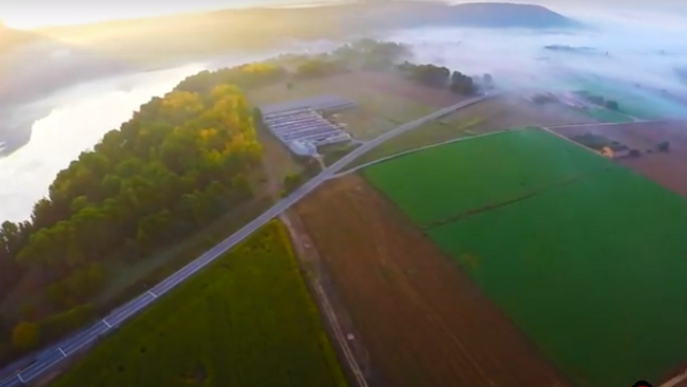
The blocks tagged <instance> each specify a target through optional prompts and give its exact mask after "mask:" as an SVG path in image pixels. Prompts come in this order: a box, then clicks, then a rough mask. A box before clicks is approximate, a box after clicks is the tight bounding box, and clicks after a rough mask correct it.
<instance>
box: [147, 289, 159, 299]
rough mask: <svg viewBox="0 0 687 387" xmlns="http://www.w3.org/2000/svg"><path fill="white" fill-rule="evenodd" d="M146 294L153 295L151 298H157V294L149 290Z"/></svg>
mask: <svg viewBox="0 0 687 387" xmlns="http://www.w3.org/2000/svg"><path fill="white" fill-rule="evenodd" d="M148 294H150V295H151V296H153V298H157V294H155V293H153V292H151V291H150V290H148Z"/></svg>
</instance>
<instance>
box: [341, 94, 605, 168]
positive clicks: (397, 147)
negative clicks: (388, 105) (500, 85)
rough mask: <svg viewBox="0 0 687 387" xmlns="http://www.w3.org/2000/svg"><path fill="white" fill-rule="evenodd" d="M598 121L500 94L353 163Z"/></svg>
mask: <svg viewBox="0 0 687 387" xmlns="http://www.w3.org/2000/svg"><path fill="white" fill-rule="evenodd" d="M592 122H597V121H595V120H594V119H592V118H590V117H589V116H588V115H586V114H582V113H578V112H575V111H574V110H572V109H570V108H567V107H565V106H562V105H549V106H539V105H535V104H534V103H531V102H529V101H527V100H525V99H524V98H520V97H517V96H500V97H496V98H494V99H490V100H486V101H483V102H480V103H477V104H474V105H471V106H468V107H466V108H464V109H460V110H458V111H456V112H455V113H453V114H450V115H448V116H446V117H444V118H442V119H440V120H436V121H432V122H428V123H426V124H425V125H422V126H420V127H418V128H416V129H413V130H411V131H408V132H406V133H403V134H401V135H399V136H397V137H394V138H392V139H390V140H389V141H386V142H385V143H383V144H381V145H380V146H378V147H376V148H375V149H373V150H372V151H370V152H368V153H366V154H364V155H362V156H361V157H360V158H358V159H357V160H356V161H355V162H354V165H362V164H364V163H366V162H370V161H374V160H378V159H380V158H383V157H387V156H391V155H393V154H396V153H400V152H404V151H408V150H411V149H416V148H419V147H423V146H428V145H432V144H438V143H442V142H447V141H451V140H454V139H459V138H468V137H473V136H478V135H483V134H487V133H493V132H498V131H502V130H505V129H513V128H522V127H525V126H556V125H566V124H580V123H592Z"/></svg>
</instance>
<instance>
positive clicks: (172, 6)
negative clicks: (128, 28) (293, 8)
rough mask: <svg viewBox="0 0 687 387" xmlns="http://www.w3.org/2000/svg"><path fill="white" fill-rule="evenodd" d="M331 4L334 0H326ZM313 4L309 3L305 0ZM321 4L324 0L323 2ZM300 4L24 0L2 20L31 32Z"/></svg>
mask: <svg viewBox="0 0 687 387" xmlns="http://www.w3.org/2000/svg"><path fill="white" fill-rule="evenodd" d="M324 1H331V0H324ZM303 2H310V1H303ZM320 2H321V1H320ZM291 3H299V1H294V0H197V1H192V2H181V1H177V2H173V1H167V2H157V1H156V2H152V1H142V2H137V3H135V4H131V3H129V2H109V3H95V2H93V3H87V2H79V1H77V0H69V1H68V2H67V1H65V2H47V1H46V0H24V1H21V2H20V1H16V2H14V1H13V2H10V1H7V2H3V4H0V20H2V22H3V23H4V24H5V25H7V26H10V27H13V28H18V29H31V28H37V27H43V26H50V25H72V24H87V23H95V22H102V21H108V20H117V19H133V18H141V17H148V16H160V15H169V14H176V13H183V12H197V11H212V10H217V9H222V8H240V7H250V6H259V5H282V4H291Z"/></svg>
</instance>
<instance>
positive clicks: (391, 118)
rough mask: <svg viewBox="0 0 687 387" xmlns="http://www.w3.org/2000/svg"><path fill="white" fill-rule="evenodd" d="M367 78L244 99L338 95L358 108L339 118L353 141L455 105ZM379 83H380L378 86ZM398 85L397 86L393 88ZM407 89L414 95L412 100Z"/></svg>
mask: <svg viewBox="0 0 687 387" xmlns="http://www.w3.org/2000/svg"><path fill="white" fill-rule="evenodd" d="M369 78H370V75H369V74H358V73H350V74H343V75H338V76H331V77H326V78H320V79H312V80H304V81H297V82H294V83H293V87H292V88H291V89H289V88H288V87H286V84H285V83H284V84H277V85H273V86H270V87H266V88H262V89H259V90H255V91H251V92H249V93H248V97H249V99H250V100H251V102H252V103H254V104H256V105H263V104H271V103H279V102H285V101H290V100H297V99H301V98H309V97H316V96H318V95H324V94H329V95H332V94H333V95H339V96H341V97H344V98H347V99H350V100H352V101H354V102H356V103H357V104H358V107H357V108H355V109H352V110H350V111H348V112H345V113H342V114H340V118H339V119H338V120H339V121H340V122H343V123H346V124H347V125H348V126H347V128H346V130H347V131H349V132H350V133H351V135H353V136H354V137H355V138H358V139H362V140H366V139H370V138H374V137H376V136H378V135H379V134H381V133H384V132H386V131H388V130H390V129H392V128H394V127H396V126H398V125H400V124H402V123H405V122H409V121H413V120H415V119H417V118H419V117H422V116H426V115H428V114H430V113H432V112H434V111H435V110H437V109H439V108H441V107H443V106H448V105H451V104H452V103H456V102H457V99H451V98H450V96H445V97H446V98H445V99H442V98H434V96H433V98H431V99H426V98H425V97H424V96H425V94H427V93H430V94H433V93H436V91H435V90H432V89H429V88H425V87H422V86H420V85H415V84H412V83H410V81H406V80H404V79H402V78H400V77H394V76H391V75H384V76H381V75H380V76H378V77H375V82H369ZM382 81H383V82H382ZM396 84H398V85H396ZM398 86H400V87H402V88H403V89H404V91H406V92H405V93H404V94H403V95H400V94H395V93H393V89H394V87H398ZM407 89H410V90H411V91H415V94H416V98H413V94H412V93H408V92H407Z"/></svg>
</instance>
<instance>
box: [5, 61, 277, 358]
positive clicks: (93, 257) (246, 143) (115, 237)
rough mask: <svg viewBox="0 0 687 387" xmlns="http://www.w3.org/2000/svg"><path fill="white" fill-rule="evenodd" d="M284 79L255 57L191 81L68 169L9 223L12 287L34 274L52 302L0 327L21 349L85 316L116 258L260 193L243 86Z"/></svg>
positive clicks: (157, 244)
mask: <svg viewBox="0 0 687 387" xmlns="http://www.w3.org/2000/svg"><path fill="white" fill-rule="evenodd" d="M285 75H286V70H284V69H283V68H281V67H278V66H274V65H267V64H252V65H243V66H238V67H235V68H230V69H222V70H218V71H212V72H210V71H204V72H201V73H199V74H196V75H194V76H190V77H188V78H186V79H185V80H183V81H182V82H181V83H180V84H179V85H178V86H177V87H176V88H175V89H174V90H173V91H171V92H169V93H168V94H166V95H165V96H163V97H155V98H153V99H151V100H150V101H149V102H147V103H146V104H144V105H142V106H141V107H140V109H139V110H138V111H137V112H136V113H134V115H133V117H132V118H131V119H130V120H129V121H128V122H125V123H123V124H122V125H121V127H120V128H119V129H118V130H112V131H110V132H108V133H107V134H105V135H104V137H103V138H102V140H101V141H100V142H99V143H98V144H96V145H95V146H94V148H93V150H92V151H86V152H82V153H81V154H80V155H79V157H78V159H77V160H75V161H73V162H72V163H71V164H70V165H69V167H67V168H66V169H64V170H62V171H61V172H59V173H58V175H57V176H56V178H55V179H54V181H53V182H52V184H51V185H50V187H49V194H48V196H47V197H45V198H43V199H41V200H39V201H38V202H37V203H36V204H35V205H34V207H33V211H32V214H31V217H30V219H29V220H27V221H24V222H18V223H13V222H4V223H3V224H2V225H1V227H0V280H2V285H3V290H4V292H3V293H5V294H6V293H8V292H9V290H10V289H12V288H13V287H14V286H16V284H17V282H18V280H19V279H20V278H22V277H23V276H25V275H26V274H27V273H28V272H31V273H32V274H33V275H35V276H36V277H37V278H38V279H39V285H38V286H40V289H41V292H42V293H43V296H44V298H45V299H47V300H48V303H47V304H48V305H47V308H42V311H41V313H38V312H35V311H34V312H31V311H28V312H26V313H24V314H25V316H24V317H23V321H19V322H12V321H5V322H4V324H0V328H4V329H3V330H4V331H5V334H6V338H7V336H9V339H10V340H9V341H11V342H12V344H13V347H14V348H15V350H28V349H31V348H34V347H35V346H37V345H39V344H40V343H42V342H45V341H46V340H51V339H54V338H57V337H59V336H60V335H62V334H64V332H65V331H67V330H69V329H72V328H76V327H78V326H80V325H81V324H83V323H84V322H85V321H87V320H88V318H90V317H91V316H92V314H93V312H94V308H93V306H91V304H90V303H91V301H92V298H93V297H94V296H95V295H96V294H98V292H99V291H100V290H101V289H102V288H103V286H104V285H105V284H106V282H107V280H108V274H109V273H108V270H107V269H106V267H107V265H106V264H107V262H108V260H125V261H129V262H135V261H139V260H142V259H145V258H146V257H147V256H149V255H150V253H151V252H153V251H155V250H157V249H160V248H162V247H164V246H166V245H168V244H170V242H171V241H175V240H178V239H180V238H184V237H185V236H186V235H187V234H189V233H191V232H194V231H196V230H198V229H199V228H201V227H203V226H204V225H206V224H207V223H209V222H211V221H212V220H214V219H215V218H216V217H218V216H219V215H221V214H223V213H225V212H226V211H227V210H229V209H231V208H233V207H236V206H239V205H240V204H242V203H244V202H245V201H247V200H249V199H251V198H252V197H253V191H252V188H251V184H250V181H251V176H253V175H254V174H256V173H257V172H258V171H259V170H260V169H261V168H262V148H261V145H260V144H259V142H258V141H257V139H256V133H255V127H254V122H253V109H252V108H251V106H250V105H249V103H248V101H247V100H246V99H245V97H244V95H243V93H242V91H241V90H240V89H239V88H238V87H237V86H241V87H259V86H261V85H267V84H269V83H273V82H276V81H279V80H281V79H283V78H284V77H285ZM29 309H30V308H29ZM44 310H48V311H52V312H51V313H52V314H50V315H49V316H48V317H46V314H45V313H46V312H45V311H44ZM7 333H9V335H7ZM2 352H3V348H0V353H2ZM15 352H16V351H15Z"/></svg>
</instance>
